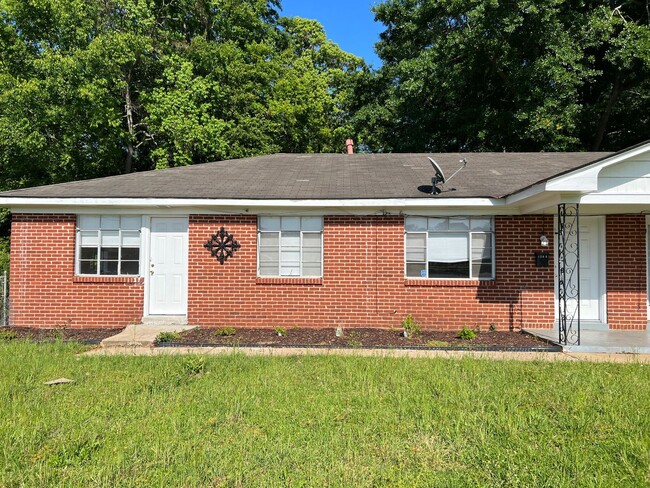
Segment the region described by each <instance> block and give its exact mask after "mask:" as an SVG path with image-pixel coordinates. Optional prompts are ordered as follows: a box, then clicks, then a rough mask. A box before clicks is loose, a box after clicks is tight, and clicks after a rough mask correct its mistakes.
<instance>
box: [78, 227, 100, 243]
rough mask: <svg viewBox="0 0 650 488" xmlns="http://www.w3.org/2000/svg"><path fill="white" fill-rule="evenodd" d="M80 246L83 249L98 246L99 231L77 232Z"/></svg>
mask: <svg viewBox="0 0 650 488" xmlns="http://www.w3.org/2000/svg"><path fill="white" fill-rule="evenodd" d="M79 238H80V239H81V245H82V246H84V247H91V246H95V247H97V246H98V245H99V231H97V230H82V231H80V232H79Z"/></svg>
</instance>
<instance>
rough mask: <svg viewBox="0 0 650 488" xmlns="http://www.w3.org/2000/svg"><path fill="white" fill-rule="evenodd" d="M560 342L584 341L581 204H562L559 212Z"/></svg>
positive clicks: (558, 283)
mask: <svg viewBox="0 0 650 488" xmlns="http://www.w3.org/2000/svg"><path fill="white" fill-rule="evenodd" d="M557 224H558V229H557V236H558V239H557V260H558V263H557V270H558V273H557V290H558V320H559V331H560V334H559V341H560V344H563V345H579V344H580V207H579V204H577V203H574V204H567V203H561V204H559V205H558V212H557Z"/></svg>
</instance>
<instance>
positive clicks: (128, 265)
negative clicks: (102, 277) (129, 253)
mask: <svg viewBox="0 0 650 488" xmlns="http://www.w3.org/2000/svg"><path fill="white" fill-rule="evenodd" d="M120 271H121V273H120V274H123V275H137V274H140V263H139V262H138V261H122V266H121V269H120Z"/></svg>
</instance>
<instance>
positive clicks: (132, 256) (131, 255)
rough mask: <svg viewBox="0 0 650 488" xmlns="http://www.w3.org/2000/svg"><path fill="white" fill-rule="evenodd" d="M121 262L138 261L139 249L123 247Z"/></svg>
mask: <svg viewBox="0 0 650 488" xmlns="http://www.w3.org/2000/svg"><path fill="white" fill-rule="evenodd" d="M122 260H123V261H139V260H140V249H139V248H137V247H123V248H122Z"/></svg>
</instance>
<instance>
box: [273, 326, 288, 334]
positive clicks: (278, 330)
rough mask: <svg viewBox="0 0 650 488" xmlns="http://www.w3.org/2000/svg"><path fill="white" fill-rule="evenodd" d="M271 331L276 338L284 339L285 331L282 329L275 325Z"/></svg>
mask: <svg viewBox="0 0 650 488" xmlns="http://www.w3.org/2000/svg"><path fill="white" fill-rule="evenodd" d="M273 330H274V331H275V333H276V334H277V335H278V337H284V336H286V335H287V329H285V328H284V327H280V326H278V325H276V326H275V327H273Z"/></svg>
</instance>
